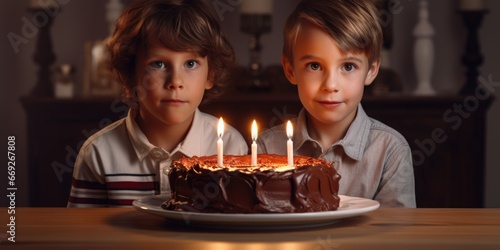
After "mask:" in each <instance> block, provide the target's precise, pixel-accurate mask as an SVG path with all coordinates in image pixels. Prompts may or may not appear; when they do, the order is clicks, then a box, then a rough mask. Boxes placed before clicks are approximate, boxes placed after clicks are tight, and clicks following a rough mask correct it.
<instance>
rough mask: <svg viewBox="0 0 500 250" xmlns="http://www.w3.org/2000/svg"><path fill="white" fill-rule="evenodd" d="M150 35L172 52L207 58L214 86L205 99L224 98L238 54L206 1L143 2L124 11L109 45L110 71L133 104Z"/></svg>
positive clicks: (162, 0)
mask: <svg viewBox="0 0 500 250" xmlns="http://www.w3.org/2000/svg"><path fill="white" fill-rule="evenodd" d="M150 36H155V38H158V40H159V41H160V42H161V43H162V44H164V45H165V47H167V48H169V49H171V50H175V51H192V52H196V53H198V54H199V55H201V56H207V59H208V62H209V76H208V77H209V80H211V81H212V82H213V87H212V88H211V89H209V90H207V91H206V92H205V96H204V100H207V99H210V98H212V97H215V96H218V95H220V93H221V91H222V90H223V87H224V85H225V82H226V80H227V78H228V75H229V72H230V70H231V69H232V67H234V65H235V55H234V51H233V48H232V46H231V44H230V43H229V41H228V40H227V39H226V37H225V34H224V32H223V31H222V28H221V27H220V23H219V21H218V19H217V18H216V15H215V14H214V13H213V11H212V10H211V8H210V7H209V6H208V5H207V4H206V3H205V2H204V1H203V0H139V1H136V2H134V3H132V4H131V5H130V6H129V7H127V9H126V10H125V11H124V12H123V14H122V15H121V16H120V18H119V19H118V20H117V22H116V28H115V31H114V32H113V35H112V36H111V38H110V39H109V40H108V42H107V44H108V47H109V50H110V68H111V70H112V71H113V74H114V75H115V77H116V78H117V80H118V81H119V82H120V83H121V84H122V85H123V87H124V90H125V93H124V94H125V97H126V98H128V99H129V101H132V102H134V101H136V100H134V89H135V85H136V82H135V79H134V77H135V66H136V56H137V52H138V51H139V49H140V48H141V46H146V45H147V41H148V37H150Z"/></svg>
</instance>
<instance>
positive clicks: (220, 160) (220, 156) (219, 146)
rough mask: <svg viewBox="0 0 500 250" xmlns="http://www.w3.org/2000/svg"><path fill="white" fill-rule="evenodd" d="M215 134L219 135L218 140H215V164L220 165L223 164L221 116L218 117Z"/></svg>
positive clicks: (222, 126) (222, 124)
mask: <svg viewBox="0 0 500 250" xmlns="http://www.w3.org/2000/svg"><path fill="white" fill-rule="evenodd" d="M217 135H219V140H217V165H218V166H219V167H222V166H224V159H223V158H224V156H223V155H224V142H223V141H222V136H223V135H224V121H223V120H222V117H221V118H220V119H219V124H218V125H217Z"/></svg>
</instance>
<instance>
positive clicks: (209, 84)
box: [205, 71, 214, 90]
mask: <svg viewBox="0 0 500 250" xmlns="http://www.w3.org/2000/svg"><path fill="white" fill-rule="evenodd" d="M213 87H214V77H213V74H212V72H211V71H210V72H209V73H208V77H207V82H206V83H205V90H208V89H211V88H213Z"/></svg>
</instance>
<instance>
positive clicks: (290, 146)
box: [286, 121, 293, 167]
mask: <svg viewBox="0 0 500 250" xmlns="http://www.w3.org/2000/svg"><path fill="white" fill-rule="evenodd" d="M286 135H287V136H288V141H287V142H286V149H287V155H288V166H290V167H291V166H293V141H292V137H293V127H292V123H291V122H290V121H288V122H287V123H286Z"/></svg>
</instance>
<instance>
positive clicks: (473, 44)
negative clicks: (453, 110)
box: [458, 0, 488, 95]
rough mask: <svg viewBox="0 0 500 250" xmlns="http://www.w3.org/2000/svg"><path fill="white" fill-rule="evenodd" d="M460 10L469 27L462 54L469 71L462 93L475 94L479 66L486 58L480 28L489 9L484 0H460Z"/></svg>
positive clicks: (466, 25) (463, 61)
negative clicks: (481, 47)
mask: <svg viewBox="0 0 500 250" xmlns="http://www.w3.org/2000/svg"><path fill="white" fill-rule="evenodd" d="M458 10H459V13H460V14H461V15H462V20H463V22H464V25H465V27H466V28H467V42H466V45H465V53H464V54H463V56H462V63H463V64H464V65H465V67H467V72H466V81H465V85H464V86H463V87H462V89H461V90H460V94H462V95H469V94H474V91H475V90H476V88H477V77H478V76H479V70H478V67H479V66H480V65H481V64H482V63H483V60H484V57H483V55H482V54H481V50H480V44H479V35H478V30H479V26H480V25H481V22H482V20H483V16H484V15H485V14H486V13H488V10H487V9H486V4H485V1H484V0H460V1H459V4H458Z"/></svg>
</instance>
